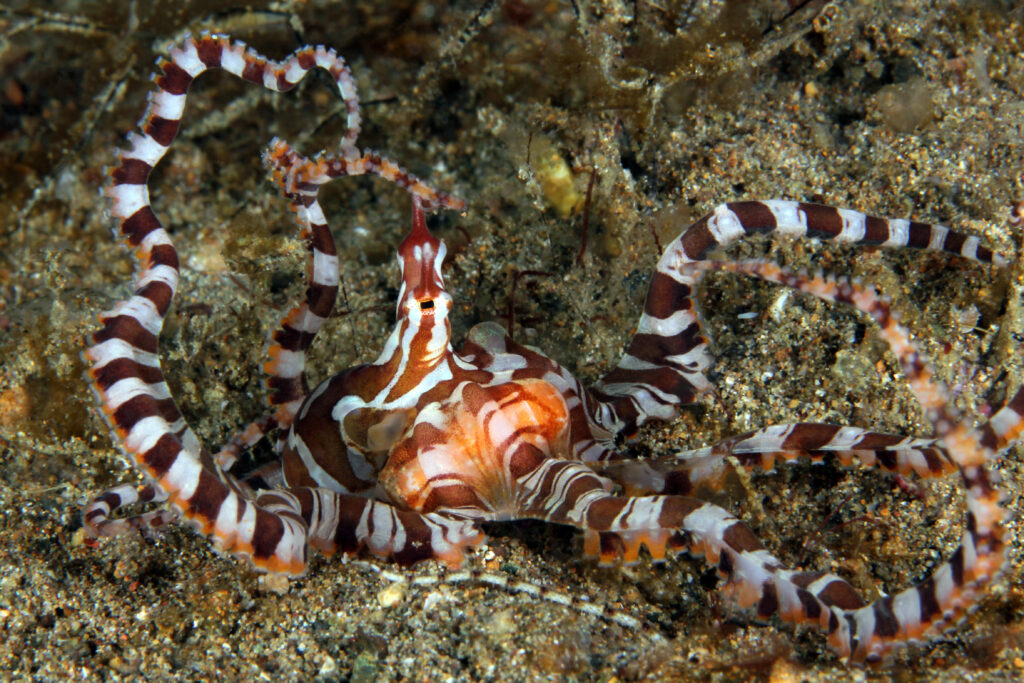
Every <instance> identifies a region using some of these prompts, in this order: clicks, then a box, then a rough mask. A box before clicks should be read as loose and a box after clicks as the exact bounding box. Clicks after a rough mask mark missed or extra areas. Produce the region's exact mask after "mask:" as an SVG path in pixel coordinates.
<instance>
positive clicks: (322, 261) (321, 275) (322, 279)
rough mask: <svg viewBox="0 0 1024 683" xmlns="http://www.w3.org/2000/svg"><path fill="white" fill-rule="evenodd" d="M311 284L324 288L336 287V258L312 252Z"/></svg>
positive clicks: (319, 252)
mask: <svg viewBox="0 0 1024 683" xmlns="http://www.w3.org/2000/svg"><path fill="white" fill-rule="evenodd" d="M313 282H314V283H316V284H318V285H324V286H325V287H337V286H338V257H337V256H331V255H328V254H325V253H323V252H322V251H320V250H319V249H314V250H313Z"/></svg>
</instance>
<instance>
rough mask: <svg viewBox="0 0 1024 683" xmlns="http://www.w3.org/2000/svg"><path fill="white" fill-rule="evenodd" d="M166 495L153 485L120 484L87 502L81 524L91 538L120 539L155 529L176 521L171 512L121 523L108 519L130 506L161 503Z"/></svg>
mask: <svg viewBox="0 0 1024 683" xmlns="http://www.w3.org/2000/svg"><path fill="white" fill-rule="evenodd" d="M165 500H167V494H165V493H164V492H163V491H161V490H160V489H158V488H157V487H155V486H153V485H152V484H122V485H121V486H115V487H114V488H112V489H108V490H106V491H104V492H103V493H101V494H100V495H98V496H96V497H95V498H93V499H92V500H90V501H89V502H88V503H87V504H86V506H85V508H84V509H83V510H82V524H83V526H84V528H85V531H86V534H87V535H88V536H89V537H91V538H104V537H107V536H120V535H122V534H126V533H128V532H129V531H132V530H136V531H143V532H145V531H146V530H148V529H157V528H159V527H162V526H164V525H166V524H170V523H171V522H173V521H175V520H176V519H177V518H178V515H177V514H176V513H175V512H174V511H173V510H167V509H163V510H154V511H152V512H147V513H145V514H141V515H135V516H132V517H126V518H124V519H110V515H112V514H113V513H114V512H116V511H118V510H120V509H122V508H126V507H128V506H130V505H141V504H144V503H162V502H164V501H165Z"/></svg>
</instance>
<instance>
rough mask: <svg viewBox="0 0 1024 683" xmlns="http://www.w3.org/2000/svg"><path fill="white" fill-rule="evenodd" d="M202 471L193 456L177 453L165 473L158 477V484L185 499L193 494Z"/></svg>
mask: <svg viewBox="0 0 1024 683" xmlns="http://www.w3.org/2000/svg"><path fill="white" fill-rule="evenodd" d="M202 471H203V468H202V467H200V465H199V463H198V462H196V461H195V460H194V459H193V458H190V457H187V456H184V455H182V454H181V453H179V454H178V457H177V458H175V459H174V463H173V464H171V468H170V469H169V470H167V474H165V475H164V476H163V477H162V478H161V479H160V486H162V487H163V488H165V489H167V490H168V491H171V492H174V491H177V492H178V497H179V498H181V499H183V500H186V501H187V500H188V499H189V498H191V497H192V496H194V495H195V493H196V487H197V486H199V475H200V473H201V472H202Z"/></svg>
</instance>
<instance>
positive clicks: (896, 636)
mask: <svg viewBox="0 0 1024 683" xmlns="http://www.w3.org/2000/svg"><path fill="white" fill-rule="evenodd" d="M1021 408H1022V409H1024V398H1021ZM1014 410H1015V411H1016V409H1014ZM1017 414H1018V417H1019V413H1017ZM964 476H965V479H966V480H967V483H968V488H969V492H970V493H969V498H968V514H967V525H966V527H967V528H966V530H965V532H964V535H963V539H962V542H961V545H960V547H959V548H958V549H957V550H956V552H954V554H953V555H952V556H951V558H950V560H949V561H948V562H946V563H944V564H943V565H941V566H940V567H939V568H938V570H937V571H936V572H935V573H933V574H932V575H931V576H930V577H929V578H928V579H926V580H925V581H923V582H921V583H920V584H918V585H916V586H914V587H911V588H908V589H906V590H904V591H901V592H899V593H896V594H894V595H889V596H886V597H884V598H881V599H879V600H876V601H875V602H873V603H871V604H869V605H863V603H862V601H861V600H860V598H859V596H858V595H857V594H856V592H855V591H854V590H853V589H852V587H850V585H849V584H847V583H846V582H845V581H843V580H842V579H840V578H839V577H836V576H834V575H830V574H819V573H816V572H814V573H812V572H797V571H792V570H787V569H784V568H783V567H782V565H781V563H780V562H779V561H778V560H777V559H776V558H775V557H773V556H772V555H771V554H770V553H769V552H768V551H767V550H765V549H764V547H763V546H762V545H761V543H760V542H759V541H758V540H757V539H756V538H755V537H754V535H753V534H752V533H751V532H750V530H749V529H748V528H747V527H746V526H744V525H743V524H742V522H740V521H739V520H737V519H736V518H735V517H732V516H731V515H730V514H729V513H728V512H726V511H725V510H722V509H721V508H719V507H717V506H715V505H712V504H710V503H704V502H702V501H700V500H697V499H694V498H686V497H683V496H644V497H633V498H627V497H621V496H614V495H611V494H609V493H607V492H606V491H605V490H604V489H603V488H602V486H601V480H600V478H599V477H597V476H596V475H595V474H594V473H593V471H592V470H590V469H589V468H586V467H584V466H582V465H580V464H579V463H573V462H567V461H557V460H547V461H545V462H544V463H543V464H542V465H541V467H538V468H537V470H535V471H534V472H532V473H531V474H530V475H529V476H528V477H524V478H523V479H522V480H520V484H521V486H522V492H521V496H520V498H521V501H522V504H523V513H524V516H534V517H537V518H540V519H544V520H547V521H551V522H556V523H563V524H570V525H573V526H576V527H578V528H581V529H583V530H584V539H585V540H584V549H585V552H586V554H587V555H590V556H593V557H598V558H600V560H601V561H602V562H614V561H616V560H624V561H627V562H628V561H633V560H635V559H636V558H637V556H638V553H639V548H640V546H641V545H644V546H646V547H647V548H648V549H649V551H650V553H651V555H652V557H653V558H654V559H656V560H657V559H662V558H663V557H664V555H665V553H666V551H667V550H672V551H680V550H684V549H685V550H688V551H690V552H691V553H694V554H698V555H702V556H704V557H705V558H706V559H707V561H708V562H709V563H710V564H712V565H713V566H715V567H716V568H717V569H718V571H719V573H720V574H721V575H722V576H724V577H725V578H726V579H727V582H726V584H725V587H724V589H725V590H726V592H727V593H729V594H730V595H731V596H732V598H733V599H734V600H735V601H736V602H737V603H738V604H739V605H740V606H741V607H756V610H757V613H758V615H759V616H762V617H767V616H770V615H772V614H778V615H779V616H780V617H782V618H783V619H784V620H786V621H790V622H794V623H809V624H813V625H817V626H818V627H819V628H820V629H822V630H823V631H824V632H825V633H827V634H828V637H829V643H830V645H831V646H832V648H833V649H834V650H835V651H836V652H837V653H838V654H840V655H841V656H845V657H849V658H850V659H852V660H854V661H869V662H877V661H879V660H880V659H881V658H882V657H884V656H885V655H887V654H888V653H889V652H891V651H892V650H893V649H894V648H895V647H898V646H899V645H900V644H902V643H905V642H907V641H911V640H917V639H920V638H922V637H926V636H929V635H932V634H934V633H936V632H940V631H941V630H943V629H944V628H946V627H948V626H949V625H951V624H953V623H955V622H956V621H957V620H959V619H960V618H962V617H963V616H964V615H965V613H966V611H967V610H968V609H970V608H971V607H972V606H973V605H974V604H975V603H976V601H977V599H978V597H979V595H980V593H981V591H982V590H983V589H984V587H985V586H986V585H987V584H988V583H989V582H990V581H991V580H992V578H993V577H994V576H995V575H996V573H997V572H998V570H999V567H1000V565H1001V563H1002V560H1003V541H1002V533H1001V531H1000V529H999V526H998V521H999V514H1000V513H999V506H998V493H997V492H996V490H995V489H994V487H993V486H992V482H991V480H990V479H989V478H988V476H987V475H986V473H985V470H984V468H973V469H971V468H965V469H964Z"/></svg>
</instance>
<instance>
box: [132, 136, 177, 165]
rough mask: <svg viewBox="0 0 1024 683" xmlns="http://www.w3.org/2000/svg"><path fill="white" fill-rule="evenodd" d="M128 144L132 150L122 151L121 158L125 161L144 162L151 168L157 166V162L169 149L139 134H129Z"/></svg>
mask: <svg viewBox="0 0 1024 683" xmlns="http://www.w3.org/2000/svg"><path fill="white" fill-rule="evenodd" d="M128 144H130V145H131V146H132V148H131V149H123V150H121V156H122V157H123V158H125V159H138V160H139V161H144V162H146V163H147V164H149V165H150V166H156V164H157V162H158V161H160V160H161V159H162V158H163V156H164V154H165V153H166V152H167V148H166V147H164V146H163V145H161V144H160V143H159V142H157V141H156V140H154V139H153V138H151V137H149V136H148V135H140V134H139V133H128Z"/></svg>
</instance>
